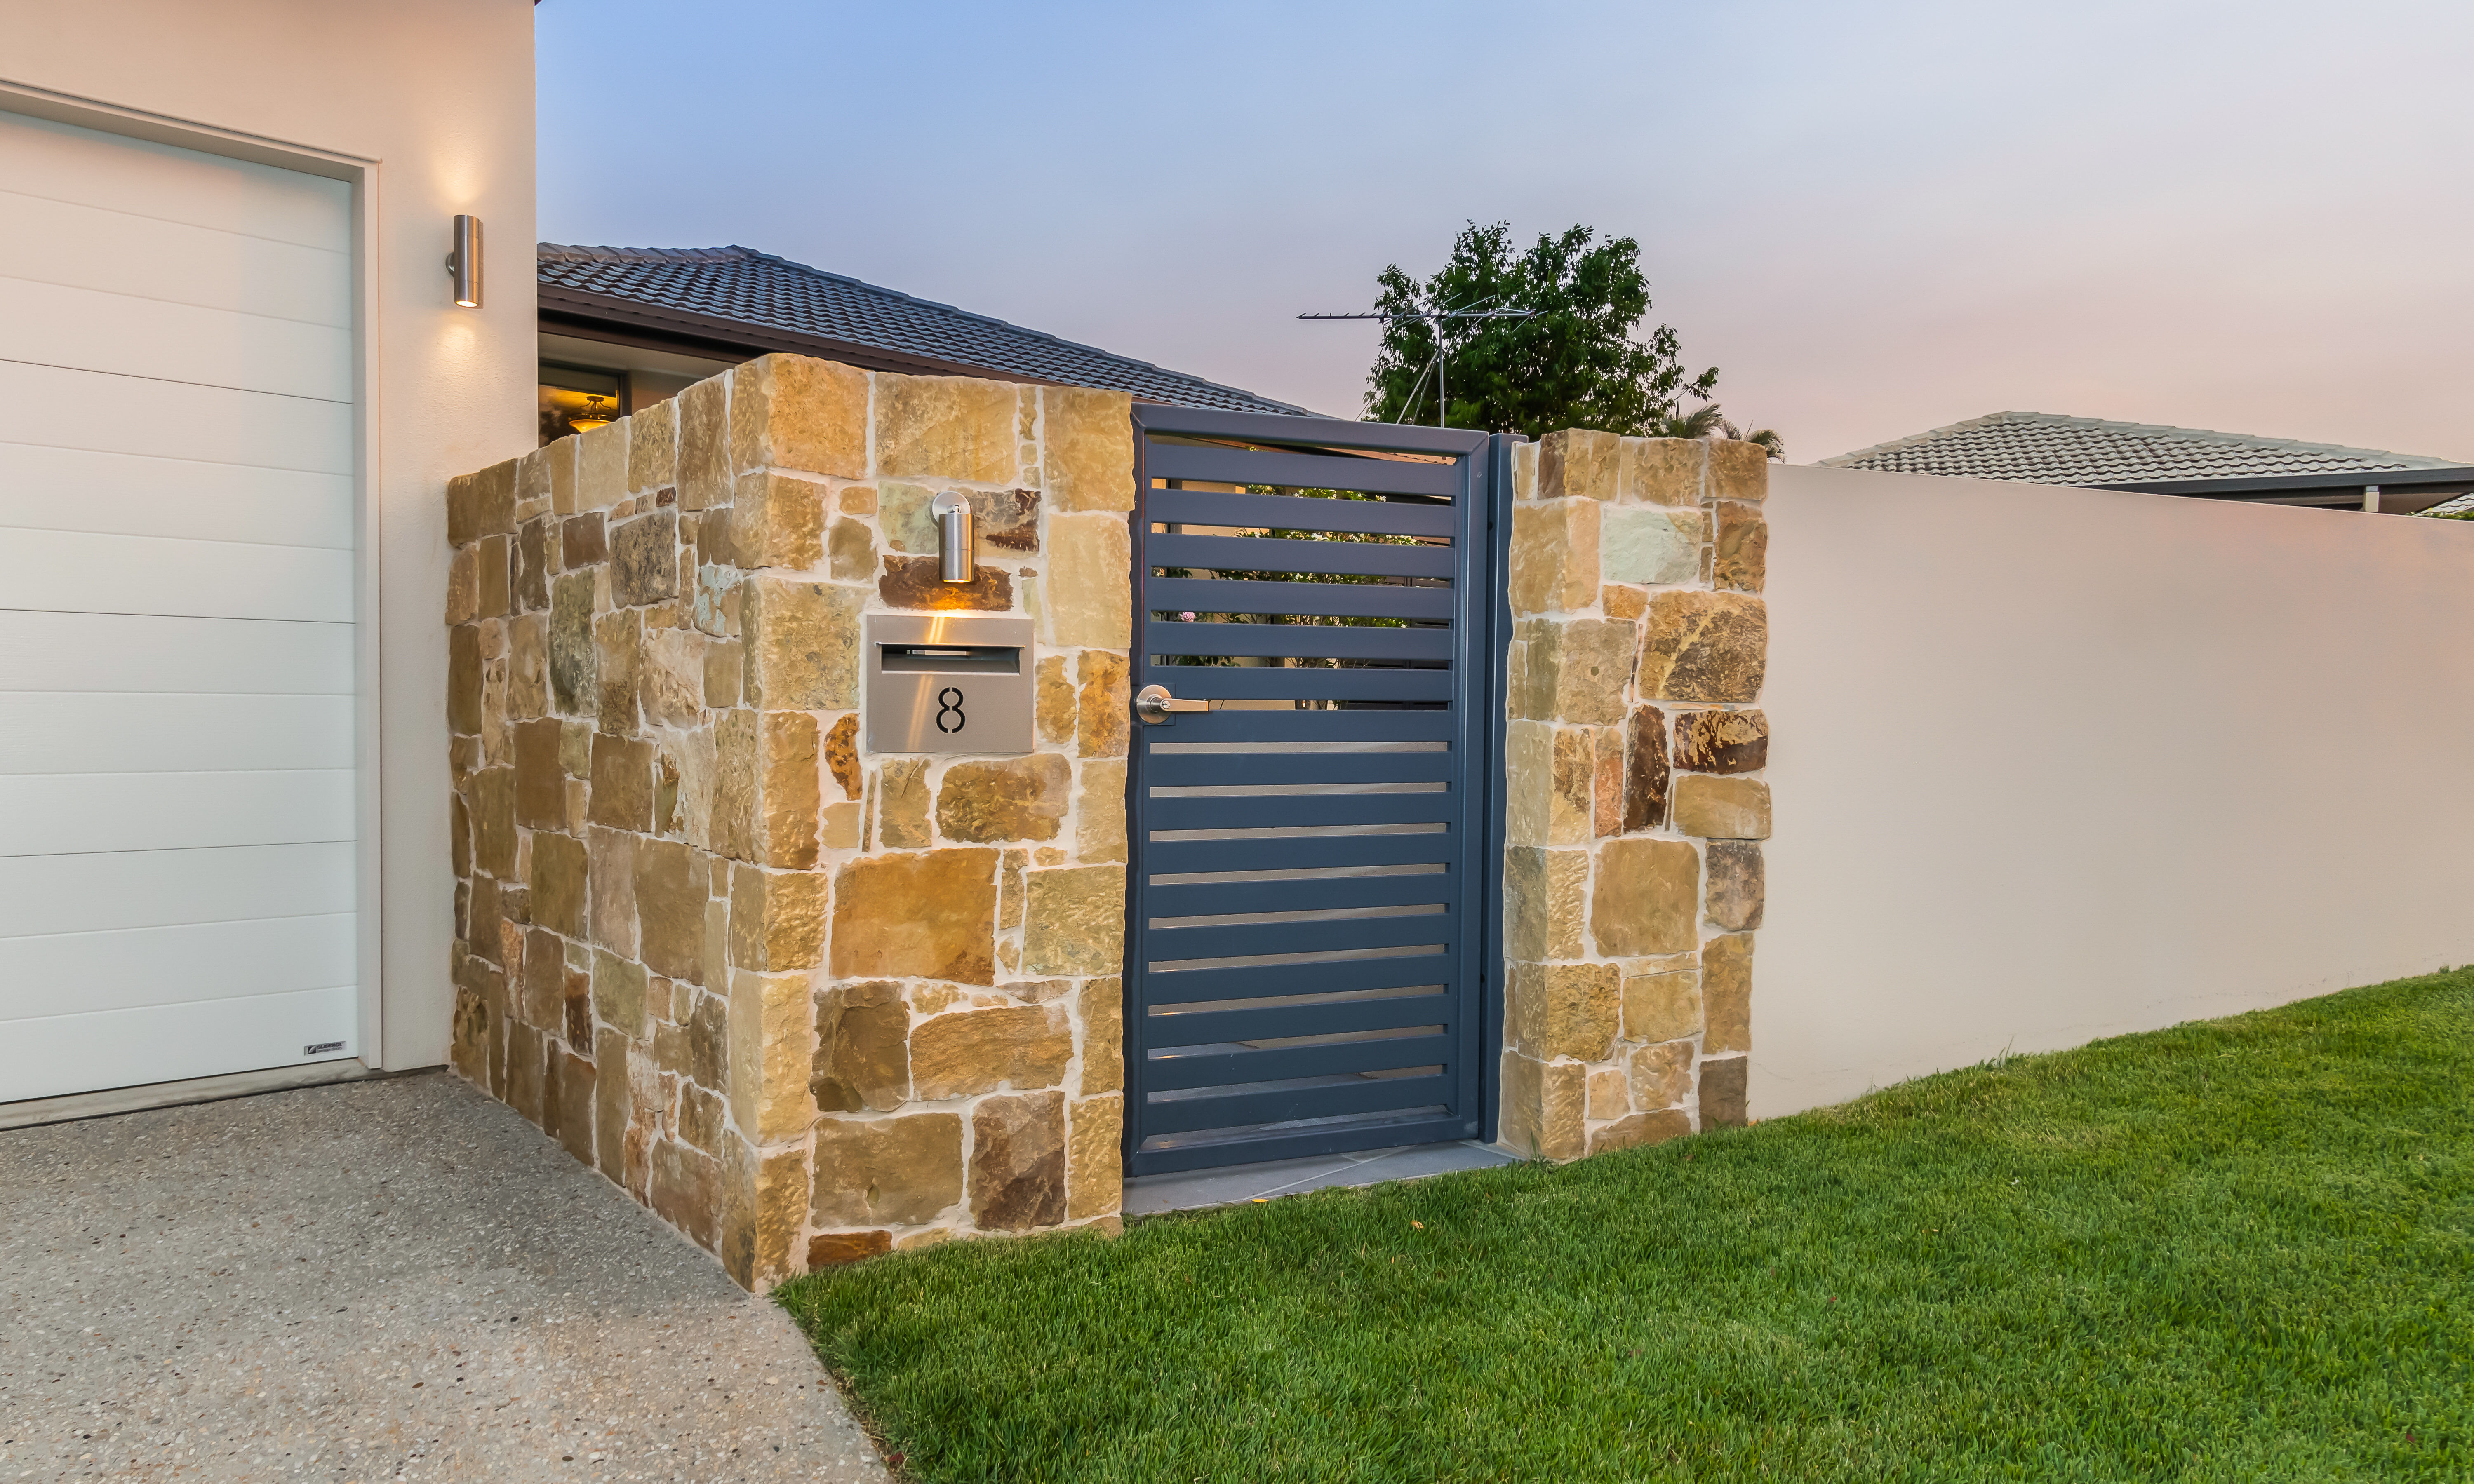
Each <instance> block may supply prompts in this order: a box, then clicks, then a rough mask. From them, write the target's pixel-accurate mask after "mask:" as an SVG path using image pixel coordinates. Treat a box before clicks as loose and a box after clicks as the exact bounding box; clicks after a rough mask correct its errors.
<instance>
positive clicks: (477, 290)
mask: <svg viewBox="0 0 2474 1484" xmlns="http://www.w3.org/2000/svg"><path fill="white" fill-rule="evenodd" d="M447 275H448V276H449V277H450V278H452V279H454V280H455V302H456V303H457V304H459V305H461V306H462V307H464V308H466V309H478V308H480V307H481V219H480V218H479V217H477V216H459V217H457V218H456V219H455V251H452V252H449V253H448V254H447Z"/></svg>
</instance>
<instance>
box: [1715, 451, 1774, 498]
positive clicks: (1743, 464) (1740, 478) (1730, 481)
mask: <svg viewBox="0 0 2474 1484" xmlns="http://www.w3.org/2000/svg"><path fill="white" fill-rule="evenodd" d="M1709 446H1710V494H1712V495H1713V496H1715V497H1716V498H1718V499H1721V500H1750V501H1753V502H1755V503H1756V504H1758V502H1759V501H1761V500H1763V499H1765V498H1767V497H1768V495H1769V492H1770V451H1769V450H1768V449H1767V448H1764V447H1762V446H1761V445H1760V444H1758V443H1739V442H1737V441H1736V440H1734V439H1724V438H1721V439H1711V440H1710V445H1709Z"/></svg>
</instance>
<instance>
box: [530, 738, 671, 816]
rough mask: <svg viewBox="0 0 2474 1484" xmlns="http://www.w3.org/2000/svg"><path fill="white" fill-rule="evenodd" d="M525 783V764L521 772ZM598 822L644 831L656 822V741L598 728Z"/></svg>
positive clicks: (595, 747)
mask: <svg viewBox="0 0 2474 1484" xmlns="http://www.w3.org/2000/svg"><path fill="white" fill-rule="evenodd" d="M517 778H518V781H519V784H520V785H521V778H522V773H521V767H519V771H518V774H517ZM588 817H589V818H590V819H591V820H592V821H593V823H594V824H595V825H606V826H610V827H611V828H613V829H632V830H635V831H637V832H639V833H642V832H643V831H645V830H647V829H650V828H651V827H652V826H653V744H651V743H650V742H643V741H639V740H636V739H634V738H631V737H617V736H612V735H611V734H610V733H608V732H606V731H603V732H595V733H594V737H593V808H592V813H591V814H590V815H589V816H588Z"/></svg>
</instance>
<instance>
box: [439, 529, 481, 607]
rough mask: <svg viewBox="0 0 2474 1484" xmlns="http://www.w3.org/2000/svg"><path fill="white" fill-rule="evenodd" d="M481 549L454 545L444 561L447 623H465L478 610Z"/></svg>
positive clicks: (479, 604) (479, 603) (479, 605)
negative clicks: (453, 548)
mask: <svg viewBox="0 0 2474 1484" xmlns="http://www.w3.org/2000/svg"><path fill="white" fill-rule="evenodd" d="M480 562H481V549H480V547H479V546H477V545H474V546H463V547H458V548H457V549H456V552H455V554H454V556H452V557H450V558H449V559H448V562H447V623H448V627H449V628H452V627H454V626H455V625H457V624H468V623H471V622H472V621H473V619H475V618H477V617H479V616H480V614H481V566H480Z"/></svg>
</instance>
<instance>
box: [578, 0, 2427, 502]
mask: <svg viewBox="0 0 2474 1484" xmlns="http://www.w3.org/2000/svg"><path fill="white" fill-rule="evenodd" d="M536 16H537V20H536V24H537V27H538V33H539V54H538V55H539V78H540V113H541V135H540V147H541V177H540V202H541V215H540V230H541V234H542V236H543V238H544V239H546V240H548V241H553V242H570V243H594V244H609V245H615V246H625V247H712V246H720V245H723V244H728V243H739V244H742V245H744V246H747V247H752V248H758V249H762V250H764V251H770V252H776V253H779V254H781V255H783V256H785V257H788V258H791V259H794V260H796V261H799V262H803V263H809V264H813V265H814V266H816V267H819V268H824V269H828V270H831V271H833V272H836V273H841V274H847V275H852V276H855V277H859V278H862V279H865V280H867V281H868V282H871V283H877V284H882V285H885V286H886V287H888V288H895V289H900V290H902V291H904V292H906V293H910V294H915V295H918V296H920V297H922V298H925V299H936V300H939V301H942V302H945V303H950V304H956V305H959V306H960V307H962V308H965V309H970V310H973V311H976V312H979V313H982V314H988V315H994V316H996V317H998V318H1000V319H1005V320H1009V321H1012V322H1013V323H1017V324H1022V325H1027V326H1030V327H1031V328H1034V329H1040V330H1045V331H1048V332H1050V333H1052V334H1055V335H1060V336H1063V337H1065V338H1066V339H1069V340H1077V341H1081V342H1084V343H1087V344H1091V345H1095V346H1100V347H1104V348H1106V349H1109V350H1112V351H1115V352H1118V353H1120V354H1124V355H1130V356H1134V357H1137V358H1140V359H1143V360H1147V361H1152V362H1155V363H1157V364H1159V365H1162V366H1167V367H1172V368H1175V369H1176V370H1178V371H1188V372H1192V373H1195V374H1198V375H1201V376H1206V377H1209V378H1211V379H1213V380H1215V381H1221V382H1225V383H1228V384H1231V385H1235V386H1240V387H1245V388H1248V389H1249V390H1251V391H1255V392H1258V393H1262V394H1264V395H1269V396H1273V397H1277V398H1279V399H1281V400H1284V401H1291V402H1296V403H1298V404H1301V405H1304V406H1307V407H1310V408H1313V409H1315V410H1317V411H1321V412H1326V413H1331V414H1334V415H1338V416H1346V417H1355V416H1357V415H1359V413H1360V411H1361V401H1362V397H1363V394H1364V390H1365V377H1366V371H1367V367H1368V365H1369V364H1370V361H1371V359H1372V355H1373V349H1374V340H1375V330H1374V328H1373V327H1372V326H1370V325H1367V324H1363V323H1353V324H1351V323H1344V324H1331V323H1299V322H1298V320H1297V319H1296V318H1295V317H1296V316H1297V315H1298V313H1299V312H1300V311H1309V310H1311V311H1346V310H1363V309H1366V308H1367V307H1369V306H1370V303H1371V301H1372V299H1373V296H1374V292H1375V290H1374V278H1375V275H1377V274H1378V273H1380V272H1381V271H1382V270H1383V269H1384V267H1385V266H1386V265H1388V264H1395V263H1396V264H1398V265H1399V266H1400V267H1402V268H1404V269H1406V270H1408V271H1409V272H1411V273H1412V274H1415V275H1419V276H1423V275H1426V274H1428V273H1431V272H1432V271H1433V270H1434V269H1435V268H1437V267H1438V266H1440V265H1441V263H1442V261H1443V256H1444V254H1445V252H1446V251H1448V250H1449V247H1450V243H1451V239H1452V236H1453V234H1454V233H1455V232H1456V231H1457V230H1459V228H1460V227H1462V226H1463V224H1465V223H1467V222H1472V221H1474V222H1481V223H1485V222H1495V221H1504V222H1509V223H1510V224H1511V225H1512V227H1513V230H1514V232H1515V233H1516V236H1518V237H1520V238H1522V239H1523V240H1527V239H1531V238H1534V237H1535V236H1536V235H1537V234H1539V233H1540V232H1546V231H1560V230H1562V229H1563V228H1564V227H1570V226H1572V225H1573V224H1575V223H1580V224H1584V225H1587V226H1589V227H1593V228H1595V229H1597V230H1598V231H1599V232H1600V233H1601V234H1602V235H1605V236H1628V237H1631V238H1633V239H1635V240H1636V241H1637V242H1638V243H1639V244H1640V252H1641V262H1642V266H1643V268H1644V269H1645V271H1646V272H1647V274H1648V276H1649V279H1650V291H1651V295H1652V298H1653V299H1654V300H1655V303H1654V307H1653V308H1652V309H1651V311H1650V323H1669V324H1672V325H1674V327H1675V328H1676V330H1677V331H1678V333H1679V334H1680V335H1681V336H1682V340H1683V347H1684V356H1685V360H1686V364H1687V368H1688V369H1689V370H1691V371H1698V370H1699V369H1700V368H1702V367H1704V366H1711V365H1714V366H1716V367H1718V368H1719V371H1720V374H1719V382H1718V392H1717V397H1718V400H1719V401H1720V403H1721V404H1722V405H1723V406H1724V407H1725V409H1726V411H1727V413H1728V415H1729V416H1730V417H1732V418H1734V419H1736V420H1738V421H1748V422H1750V423H1755V424H1758V425H1762V426H1767V427H1774V428H1776V429H1778V430H1779V431H1780V433H1782V434H1783V436H1784V438H1785V441H1786V446H1787V453H1788V457H1789V458H1791V459H1793V460H1794V461H1796V462H1798V463H1804V462H1809V461H1811V460H1815V459H1819V458H1823V457H1827V456H1829V455H1831V454H1836V453H1841V452H1845V451H1847V450H1849V449H1853V448H1857V447H1861V446H1864V445H1867V444H1870V443H1879V442H1882V441H1885V440H1888V439H1893V438H1899V437H1903V436H1904V435H1906V434H1910V433H1917V432H1922V431H1923V430H1925V429H1927V428H1930V427H1935V426H1939V425H1942V424H1945V423H1949V422H1954V421H1957V420H1959V419H1965V418H1972V417H1977V416H1980V415H1982V414H1985V413H1989V412H1998V411H2003V410H2030V411H2040V412H2054V413H2068V414H2073V415H2076V416H2081V417H2093V418H2113V419H2125V420H2129V421H2135V422H2161V423H2173V424H2179V425H2182V426H2186V427H2205V428H2217V429H2221V430H2226V431H2232V432H2243V433H2255V434H2261V435H2264V436H2268V437H2276V438H2295V439H2303V440H2308V441H2313V442H2321V443H2350V444H2356V445H2361V446H2365V447H2373V448H2388V449H2393V450H2397V451H2401V452H2407V453H2419V454H2431V455H2438V456H2441V457H2449V458H2458V459H2463V460H2466V461H2467V462H2474V359H2469V355H2468V351H2469V348H2474V102H2470V101H2469V98H2468V95H2467V93H2466V91H2465V87H2464V79H2465V78H2466V77H2467V76H2468V75H2469V73H2474V5H2468V4H2466V3H2465V0H2447V3H2424V0H2353V3H2351V4H2348V5H2344V6H2329V5H2326V4H2324V3H2318V4H2302V3H2292V0H2248V3H2243V4H2219V3H2202V0H2144V3H2138V4H2122V3H2116V0H2069V3H2062V0H2050V3H2048V4H2044V5H2033V6H2031V5H2023V4H2008V3H2002V0H1972V3H1965V4H1959V3H1935V0H1871V3H1867V4H1864V5H1860V6H1858V5H1846V4H1830V3H1819V0H1814V3H1806V4H1789V3H1724V4H1716V5H1712V4H1708V3H1703V4H1698V5H1681V4H1670V3H1666V0H1653V3H1642V0H1636V3H1632V4H1590V3H1579V0H1574V3H1553V0H1547V3H1529V4H1523V5H1476V4H1464V3H1456V0H1429V3H1423V4H1414V5H1412V4H1382V3H1364V4H1352V3H1349V0H1321V3H1313V4H1290V3H1285V0H1256V3H1250V4H1246V5H1225V4H1208V3H1184V4H1175V5H1167V4H1159V3H1152V4H1124V5H1118V4H1094V3H1074V0H1043V3H1037V4H1023V3H1020V0H1014V3H1008V4H1002V5H998V4H977V3H973V4H960V3H956V4H934V3H925V0H912V3H910V4H905V5H886V4H883V3H879V4H873V5H846V4H838V3H788V0H738V3H722V0H696V3H690V4H681V3H678V0H671V3H669V4H667V5H656V4H650V3H643V0H546V3H544V4H542V5H540V7H539V8H538V10H537V11H536Z"/></svg>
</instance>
